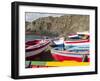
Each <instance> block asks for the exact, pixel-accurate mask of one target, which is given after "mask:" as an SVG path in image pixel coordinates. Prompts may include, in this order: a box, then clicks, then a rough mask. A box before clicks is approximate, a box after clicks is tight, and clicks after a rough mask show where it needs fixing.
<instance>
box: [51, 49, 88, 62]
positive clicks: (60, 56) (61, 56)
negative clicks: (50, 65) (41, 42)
mask: <svg viewBox="0 0 100 81" xmlns="http://www.w3.org/2000/svg"><path fill="white" fill-rule="evenodd" d="M84 55H87V61H88V62H89V61H90V59H89V55H88V53H87V54H78V53H76V54H75V53H72V52H69V53H68V52H67V53H61V52H55V51H52V56H53V58H54V59H55V60H57V61H64V60H69V61H78V62H82V61H83V57H84Z"/></svg>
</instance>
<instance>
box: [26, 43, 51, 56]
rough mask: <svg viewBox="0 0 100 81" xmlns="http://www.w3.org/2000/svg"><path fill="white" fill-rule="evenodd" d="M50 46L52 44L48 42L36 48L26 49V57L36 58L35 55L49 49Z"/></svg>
mask: <svg viewBox="0 0 100 81" xmlns="http://www.w3.org/2000/svg"><path fill="white" fill-rule="evenodd" d="M49 44H50V42H49V41H46V42H45V43H42V44H38V45H36V46H34V45H33V46H30V47H28V48H26V49H25V51H26V53H25V57H31V56H35V55H37V54H39V53H41V52H42V51H44V50H45V49H46V48H48V46H49Z"/></svg>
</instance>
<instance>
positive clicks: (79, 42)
mask: <svg viewBox="0 0 100 81" xmlns="http://www.w3.org/2000/svg"><path fill="white" fill-rule="evenodd" d="M89 42H90V41H89V39H87V40H76V41H64V45H65V46H86V45H88V46H89Z"/></svg>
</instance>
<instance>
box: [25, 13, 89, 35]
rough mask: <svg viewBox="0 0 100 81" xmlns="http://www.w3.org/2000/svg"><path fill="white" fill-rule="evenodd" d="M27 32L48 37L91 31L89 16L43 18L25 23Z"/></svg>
mask: <svg viewBox="0 0 100 81" xmlns="http://www.w3.org/2000/svg"><path fill="white" fill-rule="evenodd" d="M25 28H26V32H31V33H32V34H37V33H38V34H41V35H48V36H67V35H68V34H71V33H76V32H83V31H89V16H88V15H63V16H60V17H52V16H48V17H42V18H39V19H36V20H34V21H32V22H25Z"/></svg>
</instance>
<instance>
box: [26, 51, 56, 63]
mask: <svg viewBox="0 0 100 81" xmlns="http://www.w3.org/2000/svg"><path fill="white" fill-rule="evenodd" d="M26 61H54V59H53V57H52V54H51V51H50V50H48V49H46V50H45V51H43V52H41V53H39V54H37V55H36V56H31V57H27V58H26Z"/></svg>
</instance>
